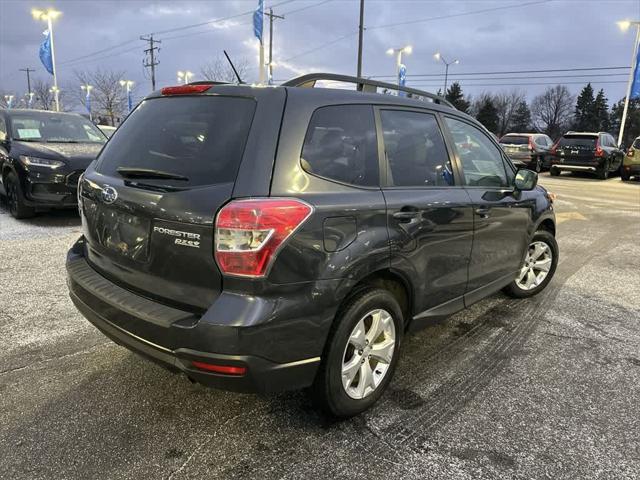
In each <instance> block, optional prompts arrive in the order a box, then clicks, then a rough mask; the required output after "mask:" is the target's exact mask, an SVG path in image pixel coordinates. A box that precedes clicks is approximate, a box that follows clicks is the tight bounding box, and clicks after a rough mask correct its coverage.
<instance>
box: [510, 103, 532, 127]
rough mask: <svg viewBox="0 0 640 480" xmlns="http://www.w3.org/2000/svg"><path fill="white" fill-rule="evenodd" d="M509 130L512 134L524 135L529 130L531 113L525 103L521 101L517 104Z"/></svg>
mask: <svg viewBox="0 0 640 480" xmlns="http://www.w3.org/2000/svg"><path fill="white" fill-rule="evenodd" d="M511 129H512V130H513V131H514V132H520V133H525V132H528V131H529V130H530V129H531V111H530V110H529V105H527V102H526V101H524V100H523V101H522V102H520V103H519V104H518V107H517V108H516V111H515V113H514V114H513V125H512V126H511Z"/></svg>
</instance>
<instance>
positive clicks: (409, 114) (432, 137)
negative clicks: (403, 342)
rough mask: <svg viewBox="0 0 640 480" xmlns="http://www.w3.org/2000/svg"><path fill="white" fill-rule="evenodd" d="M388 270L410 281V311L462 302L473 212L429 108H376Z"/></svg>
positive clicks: (431, 312)
mask: <svg viewBox="0 0 640 480" xmlns="http://www.w3.org/2000/svg"><path fill="white" fill-rule="evenodd" d="M376 113H377V123H378V129H379V130H378V138H379V139H380V140H379V141H381V142H382V148H379V152H380V156H381V165H382V167H381V170H382V172H383V181H382V192H383V194H384V197H385V201H386V204H387V225H388V229H389V241H390V246H391V267H392V268H393V269H394V270H397V271H400V272H401V273H402V274H403V275H404V276H405V277H406V278H409V279H410V280H411V282H412V284H413V286H414V292H413V293H414V295H413V297H414V312H413V313H414V315H417V320H418V322H416V323H418V324H419V323H420V322H419V320H420V319H424V320H428V319H430V318H432V317H438V316H440V315H442V314H447V313H451V312H453V311H457V310H459V309H460V308H462V307H463V306H464V304H463V295H464V292H465V289H466V284H467V272H468V266H469V259H470V254H471V245H472V240H473V212H472V209H471V206H470V198H469V195H468V194H467V192H466V191H465V190H464V188H462V187H461V186H460V183H459V179H457V178H456V177H457V176H458V174H457V172H455V170H454V169H453V167H452V162H451V159H452V157H451V152H450V151H449V150H448V148H447V145H446V143H445V140H444V137H443V135H442V131H441V124H440V119H439V118H438V116H437V115H436V114H435V113H433V112H430V111H428V110H421V109H407V108H390V107H381V108H379V109H377V112H376Z"/></svg>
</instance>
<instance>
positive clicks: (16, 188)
mask: <svg viewBox="0 0 640 480" xmlns="http://www.w3.org/2000/svg"><path fill="white" fill-rule="evenodd" d="M5 189H6V191H7V204H8V206H9V213H10V214H11V215H12V216H13V217H14V218H17V219H18V220H20V219H23V218H30V217H33V216H34V215H35V214H36V211H35V209H34V208H33V207H29V206H27V205H26V204H25V199H24V194H23V193H22V188H21V187H20V182H19V181H18V177H16V174H15V173H13V172H9V173H8V174H7V176H6V177H5Z"/></svg>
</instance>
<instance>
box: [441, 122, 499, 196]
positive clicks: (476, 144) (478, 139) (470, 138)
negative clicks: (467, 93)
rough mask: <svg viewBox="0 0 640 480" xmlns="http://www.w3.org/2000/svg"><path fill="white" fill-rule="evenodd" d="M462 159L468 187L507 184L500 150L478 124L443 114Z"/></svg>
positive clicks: (465, 181) (465, 182)
mask: <svg viewBox="0 0 640 480" xmlns="http://www.w3.org/2000/svg"><path fill="white" fill-rule="evenodd" d="M445 118H446V122H447V127H449V130H450V131H451V136H452V137H453V142H454V145H455V148H456V151H457V153H458V157H459V158H460V161H461V162H462V168H463V178H464V184H465V185H467V186H471V187H508V186H509V181H508V179H507V175H506V172H505V168H504V163H503V160H502V152H501V151H500V149H498V147H496V146H495V145H494V143H493V142H492V141H491V140H490V139H489V137H487V135H486V134H485V133H483V132H482V131H481V130H480V129H479V128H476V127H474V126H472V125H470V124H468V123H466V122H462V121H460V120H456V119H455V118H451V117H445Z"/></svg>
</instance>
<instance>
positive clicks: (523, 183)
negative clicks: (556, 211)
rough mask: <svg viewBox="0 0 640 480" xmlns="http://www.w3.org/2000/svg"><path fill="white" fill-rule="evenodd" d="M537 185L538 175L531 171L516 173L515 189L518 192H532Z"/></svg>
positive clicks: (522, 170)
mask: <svg viewBox="0 0 640 480" xmlns="http://www.w3.org/2000/svg"><path fill="white" fill-rule="evenodd" d="M537 184H538V174H537V173H536V172H534V171H533V170H526V169H524V168H523V169H521V170H518V171H517V172H516V182H515V187H516V190H518V191H521V192H523V191H527V190H533V189H534V188H536V185H537Z"/></svg>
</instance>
